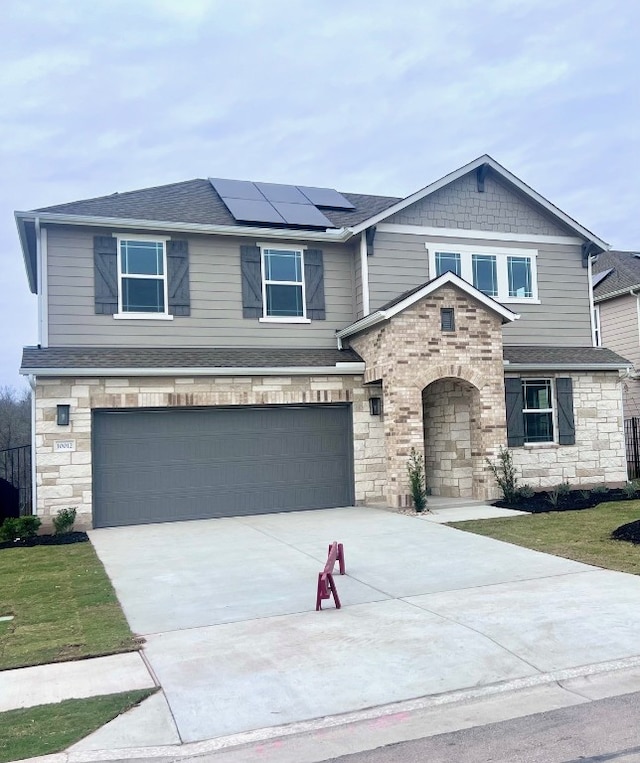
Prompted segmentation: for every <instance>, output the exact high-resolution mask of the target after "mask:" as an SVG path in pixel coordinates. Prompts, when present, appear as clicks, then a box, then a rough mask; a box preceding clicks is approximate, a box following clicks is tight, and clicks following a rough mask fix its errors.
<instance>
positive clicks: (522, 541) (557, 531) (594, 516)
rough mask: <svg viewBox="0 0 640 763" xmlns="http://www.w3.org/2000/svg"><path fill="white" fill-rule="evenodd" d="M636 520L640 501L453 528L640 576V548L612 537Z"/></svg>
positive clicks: (488, 521)
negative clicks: (614, 532)
mask: <svg viewBox="0 0 640 763" xmlns="http://www.w3.org/2000/svg"><path fill="white" fill-rule="evenodd" d="M636 519H640V501H620V502H616V503H601V504H600V505H599V506H596V507H595V508H593V509H585V510H584V511H560V512H550V513H546V514H528V515H526V516H518V517H509V518H507V519H479V520H473V521H470V522H452V523H451V526H452V527H457V528H459V529H460V530H466V531H468V532H472V533H477V534H478V535H488V536H489V537H491V538H497V539H498V540H504V541H507V542H508V543H515V544H516V545H517V546H526V547H527V548H533V549H535V550H536V551H545V552H546V553H548V554H555V555H556V556H564V557H566V558H567V559H575V560H576V561H579V562H585V563H586V564H595V565H597V566H598V567H606V568H607V569H610V570H620V571H621V572H631V573H633V574H634V575H640V546H638V545H633V544H631V543H627V542H624V541H618V540H611V538H610V537H609V535H610V533H611V531H612V530H615V529H616V527H619V526H620V525H623V524H626V523H627V522H632V521H634V520H636Z"/></svg>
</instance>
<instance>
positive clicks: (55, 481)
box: [16, 156, 628, 527]
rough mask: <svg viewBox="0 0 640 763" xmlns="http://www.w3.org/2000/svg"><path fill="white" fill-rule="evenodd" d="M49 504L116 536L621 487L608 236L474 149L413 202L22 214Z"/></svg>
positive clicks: (210, 185) (238, 194) (149, 202)
mask: <svg viewBox="0 0 640 763" xmlns="http://www.w3.org/2000/svg"><path fill="white" fill-rule="evenodd" d="M16 218H17V223H18V228H19V233H20V241H21V244H22V249H23V253H24V259H25V263H26V269H27V274H28V278H29V283H30V286H31V289H32V290H33V291H34V292H36V293H37V294H38V300H39V331H40V336H39V343H38V346H37V347H28V348H26V349H25V351H24V356H23V361H22V369H21V371H22V373H23V374H26V375H28V376H29V377H30V379H31V383H32V386H33V387H34V389H35V431H34V435H35V442H34V444H35V453H36V458H35V463H36V471H37V512H38V514H40V515H42V517H43V518H45V519H46V518H47V517H49V516H50V515H51V514H52V513H55V511H57V510H58V509H59V508H60V507H66V506H75V507H77V509H78V515H79V517H80V518H81V520H82V521H83V522H84V524H86V525H91V524H93V526H98V527H101V526H109V525H122V524H135V523H144V522H160V521H170V520H176V519H192V518H203V517H218V516H229V515H239V514H247V513H259V512H272V511H292V510H297V509H315V508H324V507H334V506H343V505H349V504H352V503H354V502H357V503H374V502H387V503H388V504H389V505H393V506H402V505H406V504H407V503H408V502H409V500H410V498H409V488H408V479H407V461H408V458H409V455H410V452H411V449H412V448H416V449H417V450H418V452H419V453H424V455H425V463H426V474H427V480H428V484H429V488H430V490H431V492H432V493H433V494H435V495H442V496H460V497H469V498H471V497H475V498H488V497H490V496H493V495H495V485H494V484H493V483H492V481H491V476H490V473H489V471H488V470H487V466H486V459H487V458H490V459H492V458H494V457H495V455H496V453H497V452H498V451H499V449H500V447H501V446H503V445H507V444H508V445H509V447H510V448H512V449H513V453H514V457H515V460H516V464H517V466H518V468H519V470H520V473H521V476H522V478H523V480H524V481H525V482H528V483H529V484H531V485H532V486H534V487H543V486H548V485H554V484H556V483H559V482H561V481H563V480H569V481H570V482H571V483H572V484H574V485H593V484H595V483H602V482H607V483H619V482H623V481H625V479H626V465H625V453H624V441H623V432H622V406H621V390H620V380H619V371H620V369H623V368H626V367H627V366H628V363H627V362H626V361H625V360H624V359H622V358H621V357H619V356H618V355H616V354H615V353H614V352H612V351H610V350H607V349H602V348H598V347H594V346H593V342H592V325H591V309H590V291H589V282H588V275H587V274H588V269H587V263H588V258H589V255H590V254H592V253H594V252H595V253H597V252H602V251H605V250H606V249H607V245H606V244H605V242H604V241H602V240H600V239H599V238H598V237H597V236H595V235H594V234H593V233H591V232H590V231H589V230H587V229H586V228H584V227H583V226H582V225H580V224H579V223H577V222H576V221H575V220H573V219H571V218H570V217H569V216H568V215H566V214H565V213H564V212H562V211H561V210H560V209H558V208H557V207H555V206H554V205H553V204H551V203H550V202H549V201H547V200H546V199H545V198H543V197H542V196H541V195H540V194H538V193H536V192H535V191H534V190H532V189H531V188H529V187H528V186H527V185H526V184H525V183H523V182H522V181H521V180H519V179H518V178H517V177H515V176H514V175H513V174H512V173H510V172H509V171H508V170H506V169H505V168H504V167H502V166H501V165H499V164H498V163H497V162H495V161H494V160H493V159H492V158H491V157H489V156H482V157H480V158H479V159H476V160H475V161H473V162H471V163H470V164H468V165H466V166H464V167H461V168H460V169H458V170H456V171H455V172H452V173H451V174H449V175H447V176H446V177H444V178H442V179H440V180H438V181H436V182H434V183H432V184H430V185H428V186H426V187H425V188H423V189H422V190H419V191H417V192H415V193H413V194H411V195H410V196H408V197H406V198H402V199H401V198H392V197H379V196H368V195H361V194H352V193H338V192H337V191H334V190H333V189H327V188H312V187H303V186H293V185H291V186H289V185H279V184H270V183H253V182H246V181H235V180H223V179H215V178H212V179H205V180H190V181H186V182H182V183H175V184H172V185H166V186H162V187H158V188H147V189H143V190H139V191H132V192H128V193H116V194H113V195H110V196H104V197H101V198H95V199H88V200H85V201H77V202H72V203H68V204H60V205H57V206H53V207H47V208H46V209H38V210H34V211H30V212H18V213H16Z"/></svg>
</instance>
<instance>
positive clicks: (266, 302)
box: [262, 247, 306, 321]
mask: <svg viewBox="0 0 640 763" xmlns="http://www.w3.org/2000/svg"><path fill="white" fill-rule="evenodd" d="M262 291H263V300H262V304H263V310H264V314H263V317H264V318H267V319H268V318H272V319H280V320H286V321H291V320H296V319H301V320H306V306H305V282H304V252H303V250H302V249H295V248H291V249H290V248H288V247H277V248H275V247H274V248H268V247H263V249H262Z"/></svg>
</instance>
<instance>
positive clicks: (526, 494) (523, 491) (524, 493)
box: [516, 484, 536, 501]
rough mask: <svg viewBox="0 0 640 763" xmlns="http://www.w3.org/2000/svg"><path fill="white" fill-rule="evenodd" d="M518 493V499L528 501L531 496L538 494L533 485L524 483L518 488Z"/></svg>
mask: <svg viewBox="0 0 640 763" xmlns="http://www.w3.org/2000/svg"><path fill="white" fill-rule="evenodd" d="M516 494H517V500H518V501H528V500H529V498H533V496H534V495H535V494H536V491H535V490H534V489H533V488H532V487H531V485H527V484H524V485H520V487H517V488H516Z"/></svg>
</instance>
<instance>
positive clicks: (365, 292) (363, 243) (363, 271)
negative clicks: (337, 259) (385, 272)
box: [360, 231, 371, 315]
mask: <svg viewBox="0 0 640 763" xmlns="http://www.w3.org/2000/svg"><path fill="white" fill-rule="evenodd" d="M360 282H361V284H362V314H363V315H369V313H370V312H371V297H370V295H369V260H368V258H367V236H366V234H365V232H364V231H363V232H362V233H361V234H360Z"/></svg>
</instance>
